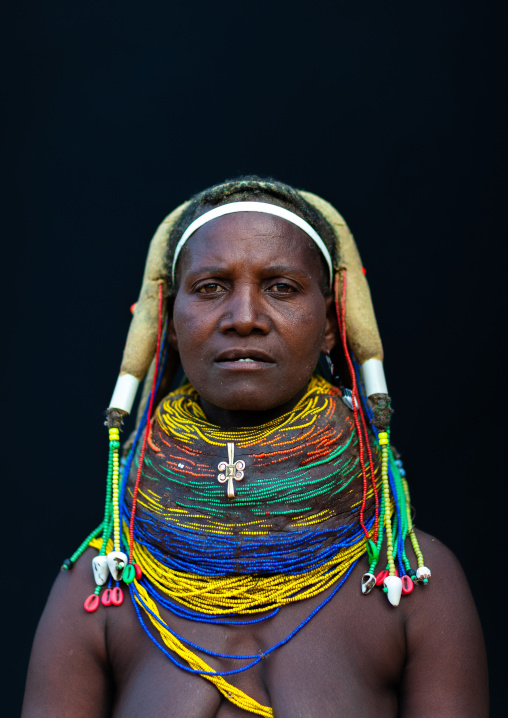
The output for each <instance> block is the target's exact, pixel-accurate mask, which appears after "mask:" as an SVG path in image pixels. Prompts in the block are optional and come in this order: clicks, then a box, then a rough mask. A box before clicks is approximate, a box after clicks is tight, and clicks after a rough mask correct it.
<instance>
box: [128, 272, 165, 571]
mask: <svg viewBox="0 0 508 718" xmlns="http://www.w3.org/2000/svg"><path fill="white" fill-rule="evenodd" d="M162 300H163V288H162V284H159V327H158V330H157V350H156V352H155V370H154V373H153V382H152V391H151V392H150V402H149V404H148V414H147V415H146V427H145V432H144V435H143V445H142V447H141V453H140V455H139V466H138V473H137V476H136V483H135V485H134V492H133V495H132V510H131V520H130V524H129V564H132V547H133V544H134V517H135V515H136V503H137V498H138V487H139V482H140V479H141V471H142V468H143V461H144V458H145V450H146V443H147V439H148V433H149V429H150V419H151V416H152V409H153V402H154V399H155V387H156V384H157V373H158V371H159V351H160V346H161V336H162Z"/></svg>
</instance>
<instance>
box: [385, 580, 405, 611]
mask: <svg viewBox="0 0 508 718" xmlns="http://www.w3.org/2000/svg"><path fill="white" fill-rule="evenodd" d="M384 585H385V587H386V588H387V589H388V591H387V596H388V600H389V601H390V603H391V604H392V606H398V605H399V603H400V597H401V596H402V580H401V579H400V578H399V577H398V576H387V577H386V578H385V580H384Z"/></svg>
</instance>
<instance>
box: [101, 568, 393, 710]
mask: <svg viewBox="0 0 508 718" xmlns="http://www.w3.org/2000/svg"><path fill="white" fill-rule="evenodd" d="M351 578H352V579H353V580H354V578H355V577H354V576H352V577H351ZM348 583H349V582H348ZM326 597H327V595H326V593H324V594H320V595H319V596H317V597H315V598H314V599H310V600H307V601H301V602H296V603H294V604H292V605H289V606H286V607H284V608H283V609H281V611H280V612H279V613H278V614H277V615H276V616H275V617H273V618H271V619H269V620H267V621H264V622H261V623H259V624H255V625H249V626H245V625H243V626H242V625H235V626H217V625H209V624H206V623H196V622H189V621H186V620H183V619H178V618H177V617H175V616H172V615H169V616H168V615H165V614H164V615H163V618H164V619H165V620H166V619H167V625H168V626H169V627H170V629H171V631H172V632H173V634H174V635H176V636H178V640H180V641H182V642H183V643H184V645H185V646H186V647H187V648H188V649H189V650H190V652H191V653H192V654H193V655H194V656H195V657H197V659H198V660H200V661H203V662H204V664H206V666H207V667H208V669H209V670H211V671H217V672H221V673H229V675H225V676H223V678H222V679H221V684H220V685H219V686H217V685H214V684H213V683H212V682H211V681H209V680H207V679H206V678H205V677H202V676H201V675H199V672H196V671H198V670H203V663H200V664H199V669H198V668H194V670H192V669H191V670H189V668H190V665H189V661H188V660H184V659H183V658H182V656H181V655H178V654H177V653H175V652H174V651H172V650H169V649H168V646H167V645H166V644H165V642H164V640H163V639H162V638H161V635H160V633H159V632H158V631H156V630H155V629H154V628H153V626H146V631H145V630H143V627H142V625H141V624H140V621H139V619H138V617H137V616H136V614H135V611H134V608H133V606H132V604H131V603H130V602H126V604H125V605H124V606H123V607H122V609H121V610H119V611H115V614H113V613H111V620H109V617H108V651H109V655H110V657H111V666H112V672H113V678H114V681H115V684H116V686H117V697H116V703H115V711H114V714H113V715H115V716H122V718H124V717H125V718H127V717H129V716H137V715H143V716H167V717H168V718H171V717H172V716H175V717H176V716H182V715H185V716H196V718H208V717H209V716H210V717H212V716H218V718H234V716H238V718H240V717H241V716H242V715H245V711H244V710H241V709H240V708H239V707H237V706H235V705H234V703H235V702H236V703H237V705H247V706H248V705H249V704H248V703H247V704H242V699H241V695H242V694H245V695H246V696H248V698H249V699H254V701H256V702H257V703H259V704H261V705H262V706H270V707H271V708H272V709H273V712H274V715H275V716H277V717H279V718H285V717H286V716H288V718H289V716H291V718H294V717H295V716H309V717H311V716H320V718H321V717H326V716H330V717H331V716H336V715H337V714H338V712H339V711H340V712H341V713H342V714H344V715H347V716H351V718H354V717H355V716H357V715H358V716H364V715H374V714H376V715H377V716H387V717H388V716H389V717H392V716H395V715H396V714H397V705H396V687H397V685H398V683H399V680H400V676H401V673H402V669H403V665H404V659H405V639H404V629H403V621H402V616H401V614H400V613H397V612H396V611H393V610H391V607H389V606H387V605H386V604H387V602H386V601H385V600H384V596H383V595H382V594H381V595H372V596H369V597H364V596H362V595H361V594H360V591H359V589H358V588H357V587H356V586H355V585H353V581H351V583H350V584H349V585H346V586H344V590H343V593H342V595H340V592H339V594H337V595H335V596H334V597H333V598H332V599H331V600H330V602H329V603H328V604H326V605H324V606H323V607H322V608H321V609H320V610H319V611H318V612H317V613H315V615H312V614H313V612H314V611H315V610H316V608H318V607H319V606H320V605H321V603H323V601H324V600H325V599H326ZM311 615H312V617H311V618H310V620H309V621H308V622H307V623H306V624H305V625H304V626H303V627H302V628H301V629H300V630H298V631H297V632H295V629H297V628H298V626H300V625H301V624H302V622H303V621H305V619H306V618H308V617H309V616H311ZM148 634H150V635H148ZM292 634H294V635H292ZM150 636H151V638H150ZM288 637H290V638H289V640H288V641H287V642H286V639H287V638H288ZM154 640H155V641H157V642H158V643H159V646H161V647H162V650H161V647H158V646H157V645H156V644H155V642H154ZM277 644H282V645H280V646H279V647H278V648H275V649H274V650H271V649H272V648H273V647H274V646H277ZM198 646H199V647H200V648H201V649H203V650H200V649H199V648H198ZM261 655H263V656H264V657H263V658H262V659H261V660H257V661H256V657H260V656H261ZM240 656H245V658H244V659H241V658H240ZM191 662H192V661H191ZM252 663H254V665H252V666H251V667H250V668H249V669H248V670H246V671H241V670H239V669H242V668H244V667H245V666H246V665H248V664H252ZM231 672H232V673H231ZM224 681H226V682H227V684H229V687H228V685H227V684H226V683H224ZM220 689H222V691H223V692H222V693H221V692H220ZM228 693H230V695H229V696H227V694H228ZM226 696H227V697H226ZM231 701H233V702H231ZM250 705H252V704H250Z"/></svg>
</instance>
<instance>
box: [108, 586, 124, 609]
mask: <svg viewBox="0 0 508 718" xmlns="http://www.w3.org/2000/svg"><path fill="white" fill-rule="evenodd" d="M111 603H112V604H113V606H121V605H122V603H123V591H122V589H121V588H120V587H119V586H116V588H112V589H111Z"/></svg>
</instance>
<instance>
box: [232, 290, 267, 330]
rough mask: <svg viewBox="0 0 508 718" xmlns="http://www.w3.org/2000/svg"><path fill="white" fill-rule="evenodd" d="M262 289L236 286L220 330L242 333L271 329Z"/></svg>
mask: <svg viewBox="0 0 508 718" xmlns="http://www.w3.org/2000/svg"><path fill="white" fill-rule="evenodd" d="M259 292H260V290H259V289H258V288H256V287H253V286H250V285H243V286H241V287H235V289H234V290H233V292H231V295H230V297H229V299H228V301H227V302H226V306H224V314H223V316H222V317H221V321H220V331H221V332H222V333H225V332H237V333H238V334H241V335H248V334H252V332H259V333H262V334H267V333H268V332H269V331H270V320H269V317H268V316H267V314H266V306H265V305H264V302H263V299H262V297H261V296H260V294H259Z"/></svg>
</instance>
